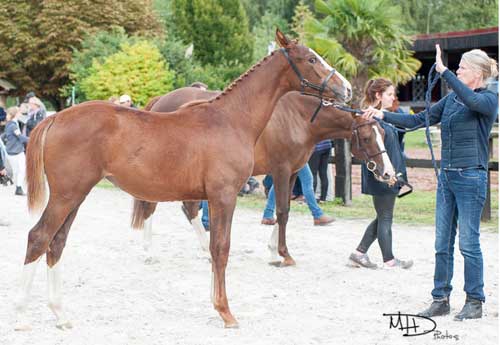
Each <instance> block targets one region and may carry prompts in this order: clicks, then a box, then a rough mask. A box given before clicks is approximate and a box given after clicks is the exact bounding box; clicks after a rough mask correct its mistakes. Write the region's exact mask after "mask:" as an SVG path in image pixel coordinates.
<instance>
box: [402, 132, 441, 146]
mask: <svg viewBox="0 0 500 345" xmlns="http://www.w3.org/2000/svg"><path fill="white" fill-rule="evenodd" d="M433 146H434V145H433ZM428 147H429V146H428V145H427V139H426V137H425V131H422V130H418V131H414V132H408V133H406V134H405V150H409V149H421V148H424V149H425V148H428Z"/></svg>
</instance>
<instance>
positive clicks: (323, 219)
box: [314, 214, 335, 225]
mask: <svg viewBox="0 0 500 345" xmlns="http://www.w3.org/2000/svg"><path fill="white" fill-rule="evenodd" d="M334 221H335V218H333V217H330V216H327V215H325V214H324V215H322V216H321V217H319V218H317V219H314V225H328V224H331V223H333V222H334Z"/></svg>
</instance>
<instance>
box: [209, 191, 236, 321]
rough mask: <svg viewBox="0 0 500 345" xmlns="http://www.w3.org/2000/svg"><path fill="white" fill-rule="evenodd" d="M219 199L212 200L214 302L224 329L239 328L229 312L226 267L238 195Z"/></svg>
mask: <svg viewBox="0 0 500 345" xmlns="http://www.w3.org/2000/svg"><path fill="white" fill-rule="evenodd" d="M219 193H220V194H219V198H210V197H209V203H210V211H209V212H210V253H211V255H212V283H213V285H212V302H213V304H214V308H215V310H217V311H218V312H219V314H220V316H221V318H222V319H223V320H224V327H226V328H237V327H238V321H236V319H235V318H234V316H233V315H232V314H231V311H230V310H229V304H228V302H227V295H226V266H227V260H228V257H229V248H230V243H231V222H232V219H233V212H234V207H235V205H236V194H237V191H234V193H229V192H226V191H222V192H219Z"/></svg>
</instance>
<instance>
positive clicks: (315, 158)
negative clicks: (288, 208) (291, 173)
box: [309, 139, 332, 203]
mask: <svg viewBox="0 0 500 345" xmlns="http://www.w3.org/2000/svg"><path fill="white" fill-rule="evenodd" d="M331 154H332V141H331V140H330V139H327V140H323V141H321V142H319V143H317V144H316V147H315V148H314V152H313V153H312V155H311V158H309V167H310V168H311V172H312V174H313V190H314V191H316V187H317V186H318V173H319V179H320V180H321V193H320V197H319V200H318V202H319V203H322V202H325V201H326V194H327V192H328V171H327V170H328V159H329V158H330V155H331Z"/></svg>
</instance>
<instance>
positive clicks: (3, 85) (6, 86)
mask: <svg viewBox="0 0 500 345" xmlns="http://www.w3.org/2000/svg"><path fill="white" fill-rule="evenodd" d="M15 89H16V87H15V86H14V85H12V84H11V83H9V82H8V81H7V80H5V79H0V92H1V91H10V90H15Z"/></svg>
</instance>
